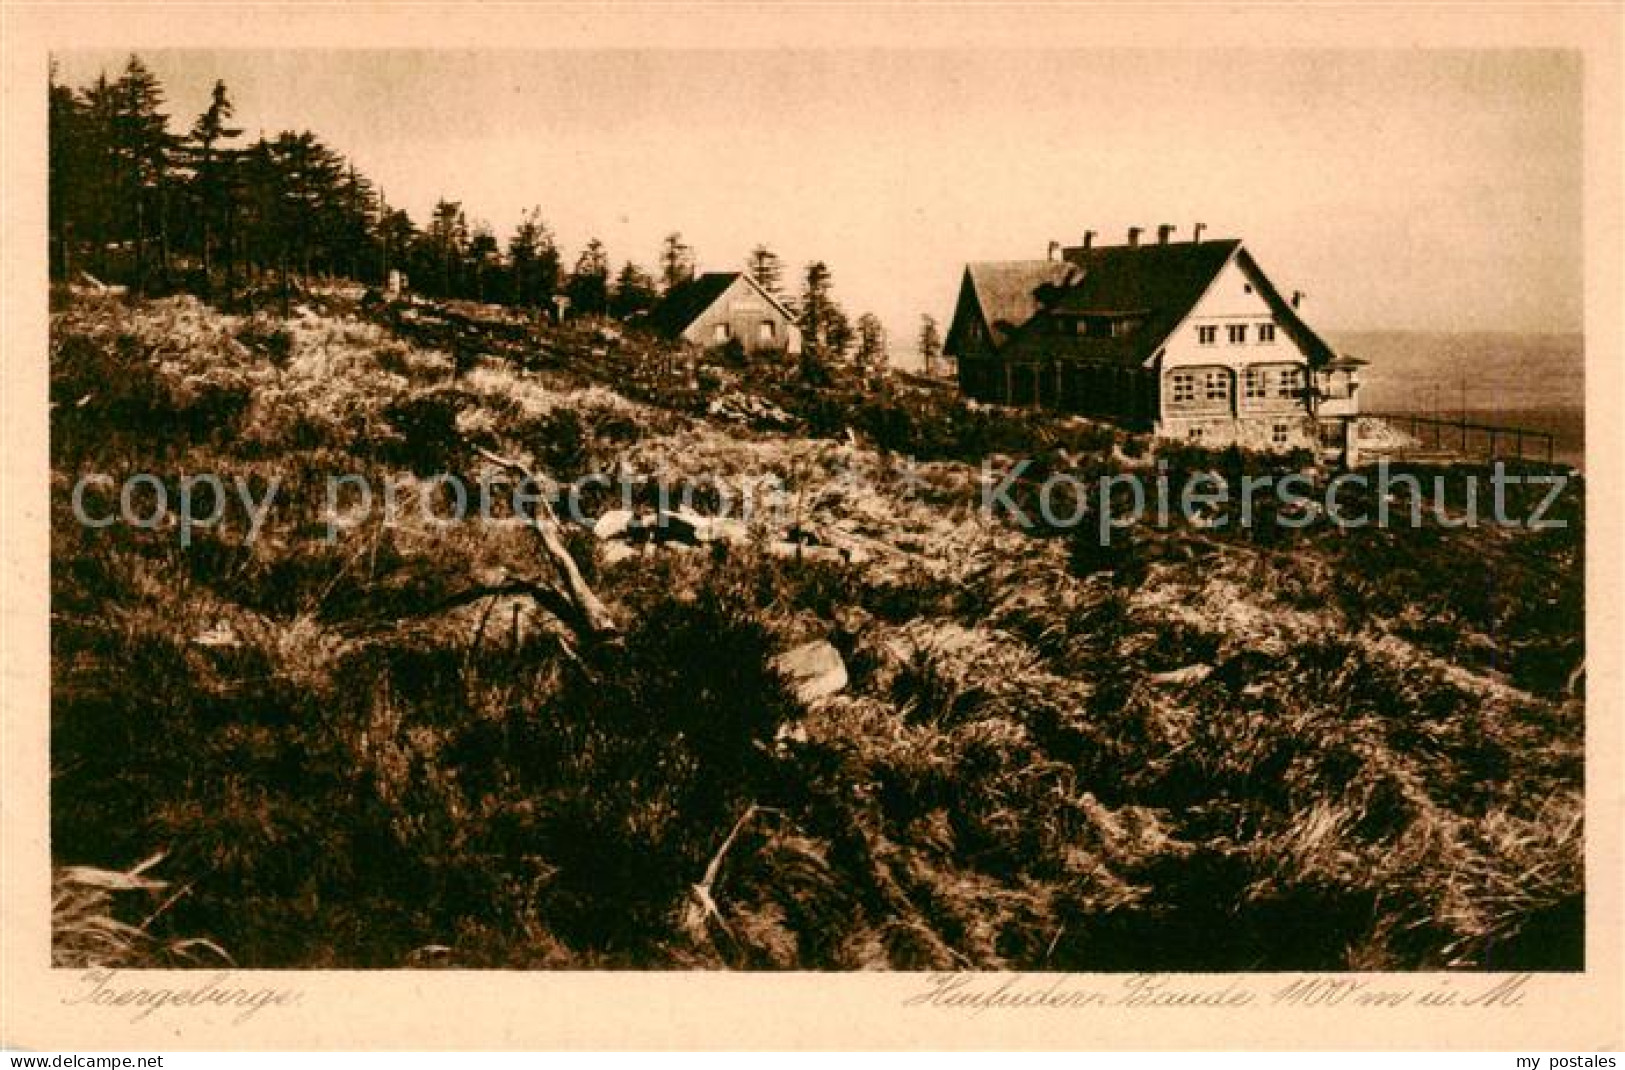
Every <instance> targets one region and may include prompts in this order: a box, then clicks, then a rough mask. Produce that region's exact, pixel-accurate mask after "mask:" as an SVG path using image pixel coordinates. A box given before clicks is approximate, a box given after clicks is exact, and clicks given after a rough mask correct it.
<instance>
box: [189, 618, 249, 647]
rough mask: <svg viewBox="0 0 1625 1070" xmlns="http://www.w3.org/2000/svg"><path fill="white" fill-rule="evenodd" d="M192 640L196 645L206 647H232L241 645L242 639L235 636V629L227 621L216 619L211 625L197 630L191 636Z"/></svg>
mask: <svg viewBox="0 0 1625 1070" xmlns="http://www.w3.org/2000/svg"><path fill="white" fill-rule="evenodd" d="M192 642H194V643H196V644H197V645H198V646H207V647H234V646H241V645H242V640H240V639H239V638H238V637H237V630H236V629H235V628H233V627H232V626H231V624H230V623H228V622H227V621H217V622H216V623H215V624H214V626H213V627H210V628H208V629H206V630H205V631H202V632H199V633H198V634H197V635H195V636H193V637H192Z"/></svg>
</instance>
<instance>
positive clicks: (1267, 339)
mask: <svg viewBox="0 0 1625 1070" xmlns="http://www.w3.org/2000/svg"><path fill="white" fill-rule="evenodd" d="M1273 341H1275V324H1273V323H1260V324H1259V325H1258V344H1259V345H1268V344H1270V343H1271V342H1273Z"/></svg>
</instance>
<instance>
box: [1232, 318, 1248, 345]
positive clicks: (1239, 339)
mask: <svg viewBox="0 0 1625 1070" xmlns="http://www.w3.org/2000/svg"><path fill="white" fill-rule="evenodd" d="M1229 331H1230V344H1231V345H1233V346H1239V345H1241V344H1242V343H1243V342H1245V341H1247V325H1246V324H1245V323H1232V324H1231V325H1230V327H1229Z"/></svg>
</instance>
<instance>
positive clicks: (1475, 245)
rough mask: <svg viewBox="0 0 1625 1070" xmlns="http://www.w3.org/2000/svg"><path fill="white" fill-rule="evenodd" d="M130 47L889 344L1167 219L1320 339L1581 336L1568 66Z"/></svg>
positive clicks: (424, 198) (419, 165)
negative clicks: (666, 246)
mask: <svg viewBox="0 0 1625 1070" xmlns="http://www.w3.org/2000/svg"><path fill="white" fill-rule="evenodd" d="M139 54H140V55H141V57H142V59H143V61H144V62H146V63H147V64H148V65H149V67H151V69H152V70H153V71H154V73H155V74H156V75H157V76H158V78H159V79H160V80H161V81H162V83H163V86H164V89H165V96H166V100H165V105H164V109H165V110H166V111H167V112H168V113H169V114H170V116H171V125H172V129H175V130H177V131H181V130H185V129H186V128H188V127H189V126H190V125H191V122H192V120H193V118H195V116H196V115H197V114H198V113H199V112H201V111H202V110H203V109H204V108H205V107H206V106H207V99H208V94H209V91H210V89H211V88H212V86H213V84H214V81H215V79H217V78H218V79H221V80H223V81H224V82H225V83H226V86H227V88H228V90H229V92H230V93H231V96H232V98H233V100H234V102H235V104H236V107H237V111H236V115H235V117H234V123H235V125H237V126H240V127H243V128H244V130H245V133H244V135H243V140H245V141H247V140H252V139H253V138H254V137H255V136H256V135H258V134H259V133H261V132H264V133H265V134H266V135H268V136H274V135H275V134H276V133H277V132H279V131H281V130H282V129H310V130H312V131H314V132H315V133H316V134H317V135H318V136H319V137H321V138H322V140H323V141H324V142H325V143H327V144H328V145H330V146H331V147H333V148H334V149H335V150H337V151H339V152H341V153H343V154H344V155H345V156H346V157H348V158H349V159H351V160H353V161H354V162H355V164H356V166H357V167H358V168H360V169H361V170H362V171H363V172H364V173H365V174H367V175H368V176H369V177H370V178H371V179H373V181H374V182H375V183H376V184H377V185H378V187H379V188H380V189H381V190H383V192H384V193H385V194H386V195H387V197H388V199H389V201H390V203H391V204H393V205H396V206H400V207H404V208H406V209H407V210H408V212H409V213H410V214H411V216H412V218H413V221H414V222H416V223H417V224H419V225H420V226H421V225H423V224H424V223H425V222H426V221H427V219H428V214H429V209H430V208H431V206H432V205H433V203H434V202H435V200H436V199H438V198H439V197H442V196H443V197H446V198H448V199H451V200H457V201H460V202H461V203H462V204H463V207H464V209H465V211H466V213H467V215H468V218H469V221H470V223H471V224H473V223H475V222H476V221H482V222H486V223H488V224H489V225H490V226H491V228H492V229H493V230H494V231H495V233H496V234H497V236H498V238H499V240H505V239H506V237H507V236H508V235H509V234H511V233H512V231H513V228H514V226H515V225H516V223H517V222H518V218H519V214H520V212H521V211H522V210H524V209H525V208H526V207H528V206H531V205H537V206H539V207H540V209H541V213H542V216H543V218H544V219H545V220H546V221H547V223H548V224H549V225H550V226H551V227H552V229H553V231H554V233H555V236H556V237H557V239H558V243H559V246H560V250H561V254H562V258H563V260H564V262H565V265H566V266H567V267H568V266H569V265H570V264H572V263H573V262H574V259H575V256H576V254H577V253H578V252H579V250H580V249H581V247H582V246H583V245H584V244H585V243H586V241H587V239H588V238H589V237H598V238H600V239H602V240H603V241H604V242H605V244H606V246H607V247H608V251H609V254H610V257H611V259H612V262H613V264H614V266H616V267H618V266H619V265H620V263H621V262H623V261H624V260H627V259H631V260H633V261H636V262H638V263H640V264H642V265H644V266H646V267H648V266H652V265H653V263H654V261H655V258H656V255H657V252H658V248H659V244H660V240H661V238H662V237H663V236H664V235H665V234H666V233H668V232H671V231H678V232H681V233H682V234H683V235H684V237H685V239H686V240H687V241H688V242H689V243H690V244H691V245H692V246H693V248H694V250H695V253H696V256H697V266H698V267H699V269H700V270H702V271H705V270H739V269H741V268H743V267H744V260H745V257H746V255H747V254H748V253H749V251H750V249H751V248H752V247H753V246H754V245H756V244H757V243H765V244H767V245H768V246H769V247H770V248H772V249H774V251H776V252H778V253H779V254H780V256H781V257H782V258H783V262H784V266H785V281H784V288H785V289H786V291H787V292H789V293H791V294H793V293H794V292H795V291H796V290H798V289H799V285H798V284H799V276H800V273H801V271H802V269H803V266H804V265H805V264H806V263H808V262H809V261H812V260H822V261H824V262H826V263H827V264H828V265H829V267H830V269H831V270H832V272H833V278H834V288H835V296H836V298H837V300H839V301H840V302H841V304H842V305H843V307H845V308H846V310H847V311H848V313H849V314H850V315H851V316H852V317H853V318H856V317H857V316H858V315H859V314H861V313H863V312H875V313H876V314H878V315H879V316H880V317H881V319H882V321H883V322H884V323H885V325H886V327H887V330H888V333H889V335H890V338H891V344H892V349H893V352H894V354H895V355H899V356H907V355H910V354H912V353H913V350H914V343H915V336H916V334H917V331H918V326H919V322H920V320H919V317H920V315H921V314H922V313H929V314H931V315H932V316H934V317H935V318H936V319H937V321H938V323H939V326H940V328H941V330H943V331H946V329H947V326H948V321H949V319H950V318H951V316H952V313H953V305H954V299H955V296H956V294H957V290H958V286H959V280H960V275H961V272H962V270H963V266H964V264H965V263H967V262H971V261H977V260H999V259H1039V258H1041V257H1042V256H1043V255H1044V251H1045V248H1046V246H1047V244H1048V242H1049V241H1051V240H1056V241H1060V242H1062V243H1063V244H1067V245H1072V244H1076V243H1077V240H1078V238H1079V237H1080V236H1081V235H1082V233H1083V231H1084V230H1085V229H1093V230H1095V231H1097V232H1098V233H1099V234H1100V235H1101V239H1100V240H1102V241H1104V242H1105V243H1108V244H1116V243H1118V242H1120V241H1121V240H1122V235H1123V233H1124V231H1126V229H1127V227H1128V226H1129V225H1137V226H1142V227H1146V228H1154V227H1156V226H1157V225H1158V224H1160V223H1165V222H1166V223H1174V224H1177V226H1178V228H1179V229H1178V230H1177V231H1176V232H1175V234H1174V239H1173V240H1175V241H1180V240H1189V237H1190V233H1191V230H1192V228H1193V224H1194V223H1196V222H1197V221H1201V222H1203V223H1204V224H1206V235H1207V236H1209V237H1211V238H1214V239H1217V238H1221V237H1238V238H1240V239H1242V240H1243V241H1245V242H1246V243H1247V245H1248V247H1249V248H1250V249H1251V250H1252V251H1253V252H1254V255H1255V256H1257V258H1258V259H1259V262H1260V264H1261V265H1262V266H1263V268H1264V270H1265V271H1266V272H1267V273H1269V274H1270V275H1271V277H1272V278H1273V279H1275V281H1276V282H1277V283H1278V285H1280V286H1281V287H1283V288H1285V289H1302V290H1304V291H1306V293H1307V298H1306V301H1305V306H1304V314H1305V317H1306V319H1307V320H1308V322H1309V323H1310V325H1311V326H1312V327H1314V328H1315V329H1316V330H1317V331H1318V332H1320V333H1322V334H1335V333H1339V332H1377V331H1401V332H1444V333H1463V332H1488V333H1505V334H1524V335H1538V334H1550V335H1571V334H1580V333H1582V325H1583V300H1582V297H1583V294H1582V291H1583V277H1582V263H1581V256H1580V248H1581V233H1582V226H1581V224H1582V210H1581V182H1580V177H1581V153H1580V145H1581V123H1580V99H1581V93H1580V64H1579V59H1578V57H1577V55H1575V54H1571V53H1565V52H1555V51H1536V50H1518V51H1482V52H1478V51H1472V52H1468V51H1448V52H1446V51H1436V52H1418V51H1414V50H1411V51H1398V50H1395V51H1383V52H1361V51H1352V50H1351V51H1325V52H1293V51H1273V52H1271V51H1263V50H1259V51H1236V50H1225V51H1222V52H1221V51H1216V50H1215V51H1200V50H1194V51H1192V50H1186V51H1121V50H1112V51H1098V52H1096V51H1083V52H1080V51H1065V52H1063V51H1054V52H1048V51H1046V52H1020V53H1012V52H995V53H992V54H989V55H984V54H980V53H973V52H966V51H923V52H912V51H911V52H888V51H839V52H814V51H785V52H722V51H719V52H702V53H693V52H676V51H636V50H620V51H596V52H519V51H501V52H494V51H485V52H469V51H445V52H440V51H434V52H429V51H375V52H368V51H343V50H280V51H272V50H219V51H201V50H184V51H182V50H162V49H160V50H142V51H140V52H139ZM127 57H128V53H127V52H122V51H121V52H106V51H101V52H90V51H69V52H62V53H58V54H57V56H56V57H55V58H56V60H57V63H58V68H59V70H58V80H59V81H60V82H62V83H63V84H67V85H70V86H73V87H75V88H81V87H83V86H84V85H86V84H87V83H89V82H90V81H92V80H93V79H94V78H95V77H96V75H97V73H98V72H99V71H101V70H104V69H105V70H106V71H108V73H109V74H116V73H117V71H118V70H119V69H120V68H121V67H122V66H123V64H124V61H125V60H126V59H127ZM1376 309H1380V310H1381V312H1380V314H1379V315H1378V316H1376V318H1375V321H1374V322H1373V317H1372V310H1376ZM1356 323H1358V324H1359V325H1358V326H1354V325H1353V324H1356Z"/></svg>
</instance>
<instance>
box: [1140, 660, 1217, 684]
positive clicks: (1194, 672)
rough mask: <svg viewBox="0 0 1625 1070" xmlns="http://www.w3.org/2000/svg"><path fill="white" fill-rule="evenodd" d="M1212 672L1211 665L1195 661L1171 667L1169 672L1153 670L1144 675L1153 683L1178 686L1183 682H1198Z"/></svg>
mask: <svg viewBox="0 0 1625 1070" xmlns="http://www.w3.org/2000/svg"><path fill="white" fill-rule="evenodd" d="M1212 673H1213V666H1211V665H1206V664H1203V663H1202V662H1197V663H1196V664H1195V665H1187V666H1185V667H1184V668H1182V669H1173V670H1171V671H1169V672H1154V673H1151V674H1150V675H1149V676H1147V677H1146V679H1147V680H1149V681H1150V682H1151V683H1153V684H1167V685H1173V686H1179V685H1183V684H1199V683H1201V682H1202V681H1203V680H1206V679H1207V678H1208V677H1209V676H1211V675H1212Z"/></svg>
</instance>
